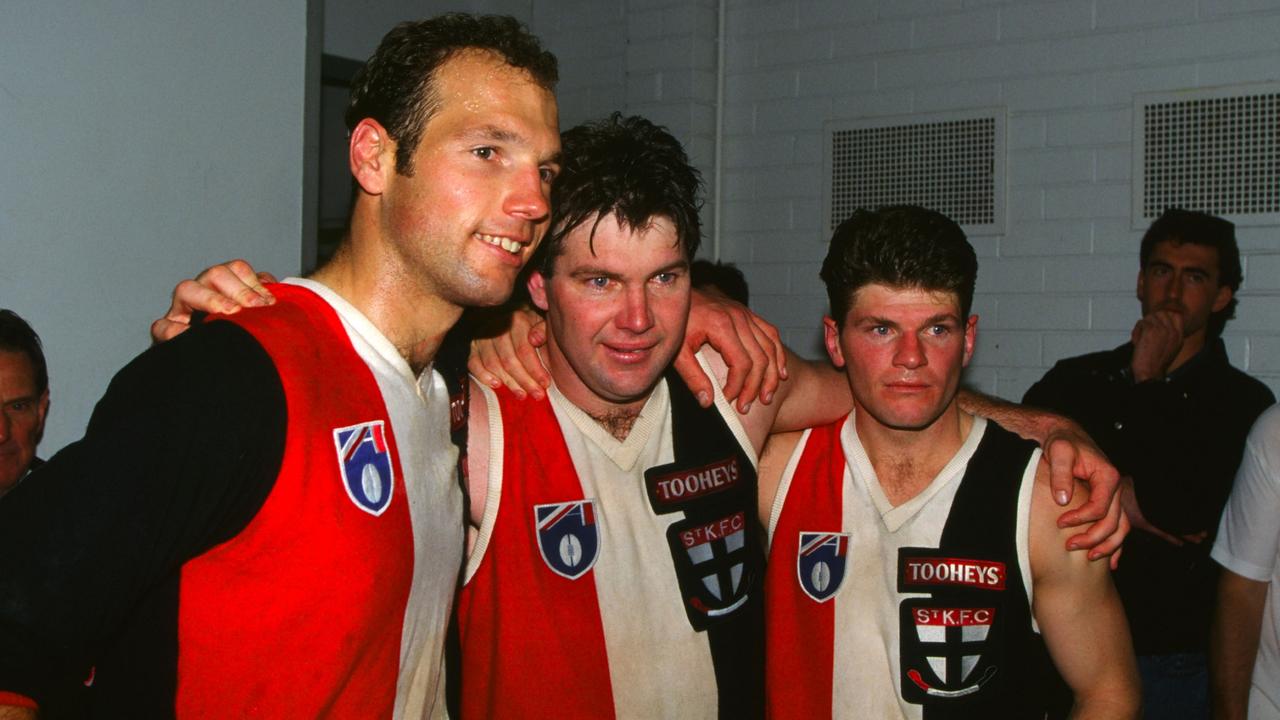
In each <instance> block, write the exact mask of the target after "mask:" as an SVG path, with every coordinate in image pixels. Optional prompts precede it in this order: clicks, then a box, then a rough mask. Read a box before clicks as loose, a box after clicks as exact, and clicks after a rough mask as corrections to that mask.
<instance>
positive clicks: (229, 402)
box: [0, 322, 286, 705]
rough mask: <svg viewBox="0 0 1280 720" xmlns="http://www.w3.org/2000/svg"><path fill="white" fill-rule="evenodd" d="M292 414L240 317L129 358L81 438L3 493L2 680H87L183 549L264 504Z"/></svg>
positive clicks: (33, 684) (31, 689)
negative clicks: (96, 664) (9, 490)
mask: <svg viewBox="0 0 1280 720" xmlns="http://www.w3.org/2000/svg"><path fill="white" fill-rule="evenodd" d="M285 424H286V406H285V399H284V393H283V389H282V387H281V384H280V378H279V376H278V375H277V373H276V370H275V367H274V365H273V364H272V362H271V360H270V358H269V357H268V356H267V354H266V352H265V351H264V350H263V349H262V347H261V346H260V345H259V344H258V343H257V342H256V341H254V340H253V338H252V337H251V336H250V335H249V334H248V333H247V332H246V331H244V330H243V329H241V328H240V327H239V326H237V325H234V324H232V323H228V322H214V323H210V324H208V325H205V326H201V327H197V328H194V329H193V330H191V331H190V332H187V333H186V334H184V335H183V336H181V337H179V338H177V339H175V340H173V341H170V342H167V343H164V344H162V345H158V346H156V347H153V348H151V349H150V350H148V351H146V352H145V353H143V354H142V355H140V356H139V357H138V358H136V359H135V360H134V361H133V362H131V363H130V364H129V365H128V366H126V367H125V368H124V369H123V370H121V371H120V372H119V373H118V374H117V375H116V377H115V378H114V379H113V380H112V382H111V385H110V387H109V388H108V389H107V393H106V395H105V396H104V397H103V398H102V400H101V401H100V402H99V403H98V405H97V407H96V408H95V409H94V412H93V417H92V419H91V420H90V422H89V425H88V428H87V430H86V432H85V436H84V438H83V439H81V440H79V441H77V442H75V443H73V444H71V445H68V446H67V447H66V448H65V449H64V450H62V451H61V452H59V453H58V454H57V455H55V456H54V457H53V458H52V459H50V460H49V462H48V463H46V464H45V465H44V466H43V467H41V468H40V469H39V470H38V471H36V472H34V473H32V474H31V475H30V476H29V477H27V478H26V479H25V480H24V481H23V482H22V483H21V484H20V485H19V486H18V487H17V488H15V489H14V490H13V491H12V492H10V493H9V494H8V495H6V496H4V497H3V498H0V690H4V691H9V692H15V693H18V694H21V695H25V696H27V697H31V698H33V699H35V700H36V701H37V702H39V703H41V704H42V705H44V703H45V702H46V701H48V700H53V701H54V703H55V704H56V702H57V700H58V699H59V698H61V697H64V696H65V695H66V694H67V693H69V692H74V690H75V688H77V687H82V686H83V681H84V680H85V678H86V676H87V674H88V672H89V670H90V668H92V667H93V666H94V664H95V663H96V662H98V658H99V657H100V656H102V655H103V654H104V653H105V654H109V650H108V648H110V647H111V645H112V644H113V643H115V642H118V640H119V637H118V636H119V635H120V634H121V631H122V628H123V627H125V626H126V625H129V626H135V625H136V624H137V622H138V618H137V617H136V615H137V614H138V608H143V607H154V605H155V602H154V599H155V596H156V595H157V594H160V593H163V592H165V591H166V590H165V588H171V587H174V586H175V578H176V577H177V573H178V572H179V569H180V567H181V565H182V563H183V562H185V561H186V560H188V559H190V558H192V557H194V556H196V555H198V554H200V553H202V552H204V551H205V550H207V549H209V548H211V547H213V546H215V545H217V544H219V543H221V542H223V541H225V540H227V539H229V538H231V537H233V536H234V535H235V534H237V533H238V532H240V531H241V530H242V529H243V528H244V527H245V526H246V525H247V524H248V522H249V521H250V520H251V519H252V518H253V517H254V515H255V514H256V513H257V512H258V510H259V509H260V508H261V507H262V504H263V503H264V501H265V500H266V497H267V495H268V494H269V493H270V491H271V488H272V486H273V484H274V482H275V478H276V474H277V472H278V471H279V467H280V462H281V458H282V456H283V453H284V437H285Z"/></svg>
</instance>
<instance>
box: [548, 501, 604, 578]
mask: <svg viewBox="0 0 1280 720" xmlns="http://www.w3.org/2000/svg"><path fill="white" fill-rule="evenodd" d="M533 520H534V527H535V528H536V529H537V535H538V552H539V553H541V554H542V560H543V562H545V563H546V564H547V567H549V568H551V571H552V572H554V573H555V574H557V575H560V576H561V577H566V578H569V579H570V580H577V579H578V578H580V577H582V576H583V575H584V574H585V573H586V572H587V571H588V570H590V569H591V567H592V566H593V565H595V564H596V557H597V556H598V555H599V554H600V553H599V550H600V529H599V527H597V526H596V512H595V501H594V500H576V501H574V502H566V503H549V504H546V505H534V506H533Z"/></svg>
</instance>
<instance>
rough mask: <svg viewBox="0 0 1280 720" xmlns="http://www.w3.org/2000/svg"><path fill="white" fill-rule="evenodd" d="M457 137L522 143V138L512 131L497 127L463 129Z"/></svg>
mask: <svg viewBox="0 0 1280 720" xmlns="http://www.w3.org/2000/svg"><path fill="white" fill-rule="evenodd" d="M458 135H459V137H462V138H464V139H468V140H471V139H475V140H493V141H495V142H515V143H518V142H523V141H524V136H523V135H521V134H520V133H518V132H515V131H513V130H508V129H507V128H502V127H498V126H497V125H478V126H474V127H469V128H465V129H464V130H463V131H462V132H461V133H459V134H458Z"/></svg>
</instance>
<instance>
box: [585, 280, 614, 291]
mask: <svg viewBox="0 0 1280 720" xmlns="http://www.w3.org/2000/svg"><path fill="white" fill-rule="evenodd" d="M587 284H588V285H590V286H591V287H593V288H596V289H599V290H603V289H604V288H606V287H608V286H609V278H607V277H593V278H590V279H588V280H587Z"/></svg>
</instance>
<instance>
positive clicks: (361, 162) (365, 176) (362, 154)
mask: <svg viewBox="0 0 1280 720" xmlns="http://www.w3.org/2000/svg"><path fill="white" fill-rule="evenodd" d="M395 147H396V143H395V141H394V140H392V139H391V136H390V135H388V134H387V130H386V128H384V127H382V125H381V124H380V123H379V122H378V121H377V120H374V119H373V118H365V119H363V120H361V121H360V122H359V123H358V124H357V125H356V126H355V128H354V129H352V131H351V143H350V145H349V147H348V153H347V155H348V156H347V160H348V164H349V166H350V168H351V177H353V178H355V181H356V182H357V183H358V184H359V185H360V188H361V189H362V190H364V191H365V192H366V193H369V194H370V195H381V194H382V192H383V190H385V189H386V186H387V175H388V172H395V160H396V152H395Z"/></svg>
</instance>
